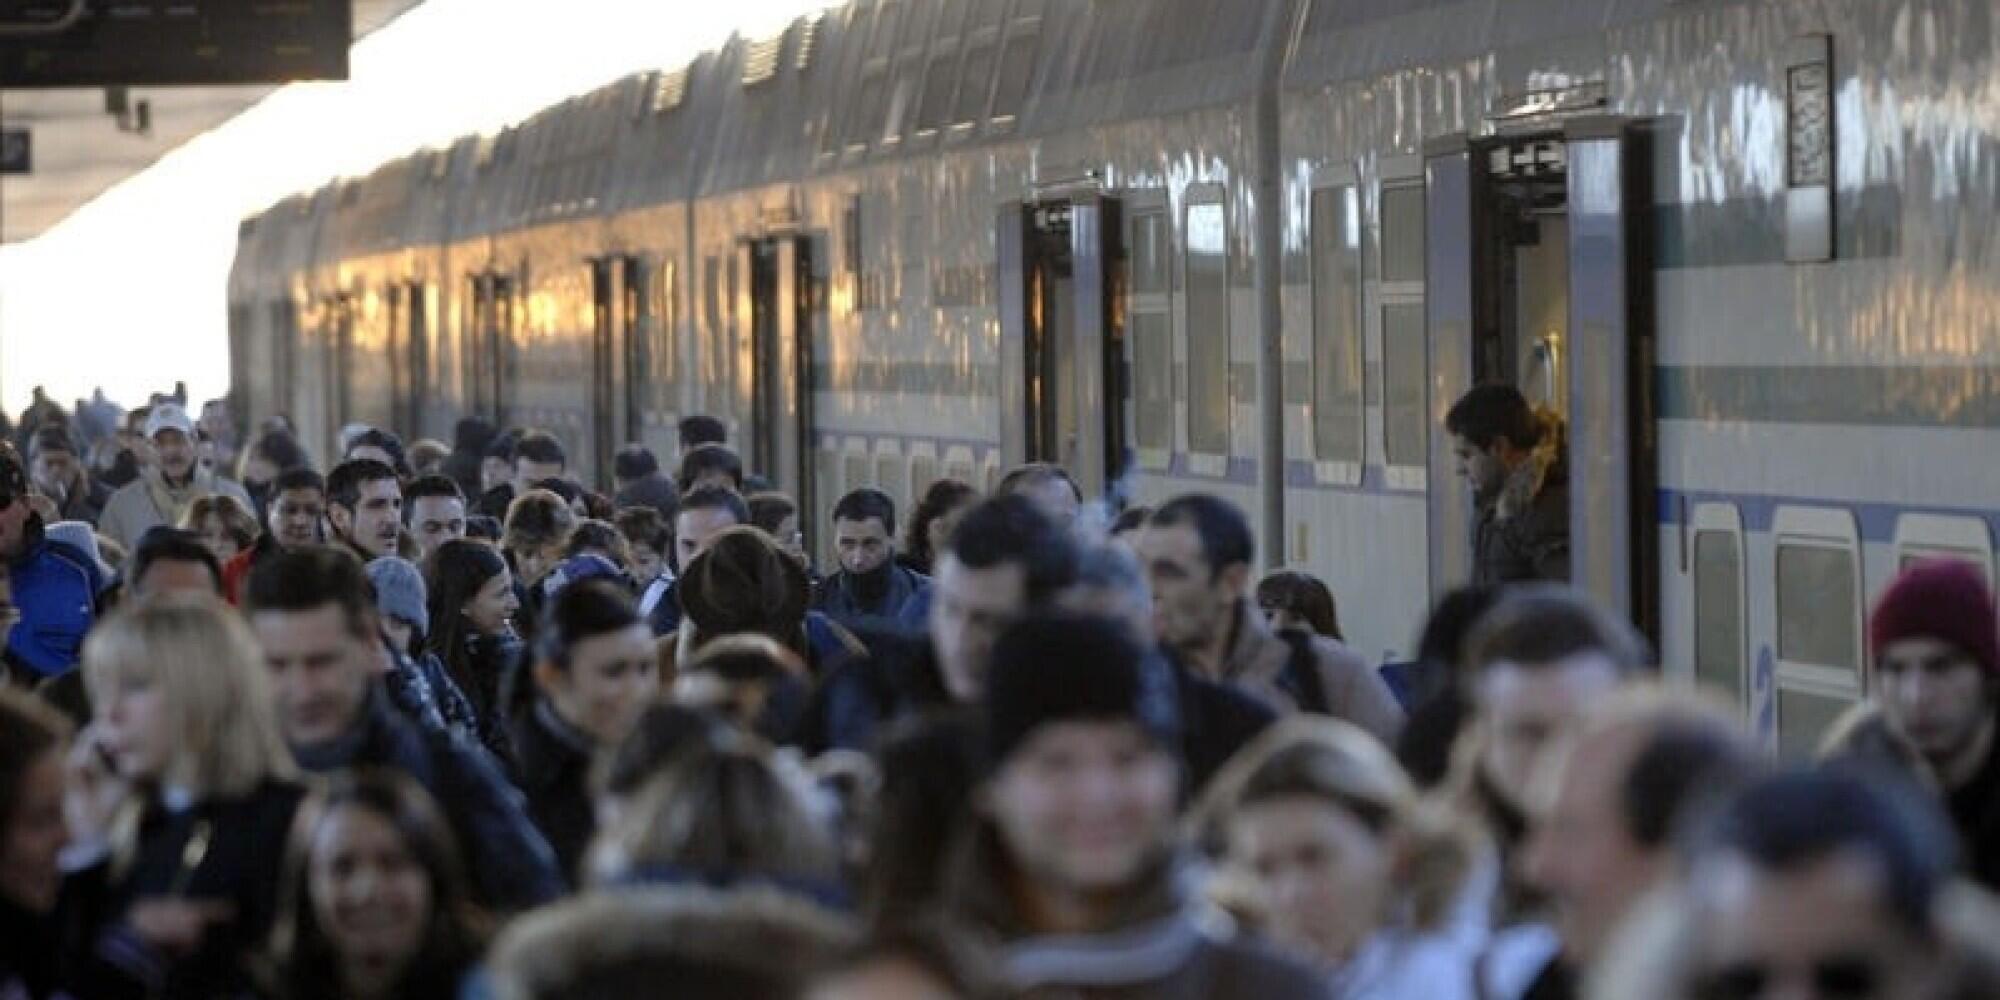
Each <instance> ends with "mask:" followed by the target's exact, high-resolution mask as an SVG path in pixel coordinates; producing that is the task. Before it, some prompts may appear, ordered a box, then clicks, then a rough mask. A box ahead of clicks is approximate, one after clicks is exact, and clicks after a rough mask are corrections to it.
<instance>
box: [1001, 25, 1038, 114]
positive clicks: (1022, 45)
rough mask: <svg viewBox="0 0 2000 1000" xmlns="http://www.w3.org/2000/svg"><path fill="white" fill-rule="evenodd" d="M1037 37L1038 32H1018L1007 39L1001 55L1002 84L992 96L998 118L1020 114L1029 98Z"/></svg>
mask: <svg viewBox="0 0 2000 1000" xmlns="http://www.w3.org/2000/svg"><path fill="white" fill-rule="evenodd" d="M1036 41H1037V36H1036V35H1035V34H1024V35H1016V36H1014V37H1013V38H1010V39H1008V40H1007V47H1006V49H1005V50H1004V51H1003V52H1002V53H1001V56H1000V85H999V89H998V90H996V91H995V93H994V97H993V117H994V119H995V120H996V121H1012V120H1013V119H1015V118H1018V117H1020V114H1021V108H1022V106H1024V105H1025V104H1026V103H1027V101H1028V84H1029V83H1031V82H1033V80H1034V75H1035V42H1036Z"/></svg>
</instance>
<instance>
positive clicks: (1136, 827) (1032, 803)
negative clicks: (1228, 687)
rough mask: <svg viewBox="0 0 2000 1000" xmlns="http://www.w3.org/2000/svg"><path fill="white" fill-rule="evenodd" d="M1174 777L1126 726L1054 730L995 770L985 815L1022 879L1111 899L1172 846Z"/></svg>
mask: <svg viewBox="0 0 2000 1000" xmlns="http://www.w3.org/2000/svg"><path fill="white" fill-rule="evenodd" d="M1179 777H1180V774H1179V769H1178V766H1177V764H1176V762H1175V760H1174V758H1173V757H1172V756H1171V755H1170V754H1168V753H1167V752H1166V751H1165V750H1163V749H1162V748H1161V747H1160V746H1159V745H1158V744H1157V743H1155V742H1153V740H1152V738H1151V737H1149V736H1148V735H1147V734H1146V732H1145V731H1144V730H1142V729H1140V728H1139V727H1138V726H1137V725H1135V724H1133V723H1130V722H1090V721H1083V722H1051V723H1047V724H1044V725H1042V726H1040V727H1039V728H1037V729H1036V730H1035V731H1034V732H1033V733H1031V734H1029V736H1028V737H1027V739H1026V740H1025V741H1024V742H1023V743H1022V744H1021V745H1020V747H1019V748H1017V749H1016V750H1015V751H1014V752H1013V753H1012V754H1011V755H1010V756H1009V757H1008V758H1007V760H1006V761H1005V763H1003V764H1002V765H1001V766H1000V769H999V770H998V771H997V772H995V774H994V776H993V781H992V785H991V787H990V789H989V792H990V798H989V802H988V806H989V808H990V810H991V815H992V818H993V821H994V824H995V826H996V827H997V828H998V830H999V833H1000V838H1001V840H1002V842H1003V843H1004V844H1005V846H1006V848H1007V852H1008V854H1009V855H1010V856H1011V857H1012V858H1013V861H1014V864H1015V866H1016V867H1017V868H1018V869H1019V871H1020V874H1021V875H1022V876H1023V877H1024V878H1026V879H1028V880H1030V881H1031V882H1033V883H1034V884H1036V885H1037V886H1039V887H1040V888H1042V889H1043V890H1044V891H1045V892H1048V893H1051V894H1061V895H1066V896H1072V897H1082V898H1092V899H1104V898H1107V897H1110V898H1115V897H1116V895H1117V894H1119V893H1121V892H1123V891H1125V890H1127V889H1128V888H1130V887H1131V886H1132V884H1133V883H1134V881H1135V880H1137V879H1138V878H1140V877H1141V876H1142V875H1144V874H1145V871H1146V868H1147V866H1148V865H1150V864H1152V863H1153V862H1154V861H1156V860H1157V859H1158V858H1159V857H1160V855H1161V853H1162V852H1163V851H1165V850H1166V849H1167V844H1168V841H1169V838H1170V837H1171V836H1172V830H1173V823H1174V813H1175V800H1176V796H1177V794H1178V792H1179Z"/></svg>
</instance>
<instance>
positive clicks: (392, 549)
mask: <svg viewBox="0 0 2000 1000" xmlns="http://www.w3.org/2000/svg"><path fill="white" fill-rule="evenodd" d="M326 524H327V527H329V528H331V529H333V537H334V540H335V541H337V542H339V543H340V544H341V545H344V546H346V547H347V548H349V549H351V550H353V552H354V554H355V556H356V557H357V558H359V559H360V560H361V561H362V562H363V563H366V562H368V561H369V560H371V559H380V558H381V557H383V556H393V555H395V554H396V540H397V538H398V537H400V536H401V535H402V532H403V487H402V485H401V484H400V483H399V482H398V481H397V479H396V470H395V469H392V468H390V467H389V466H387V465H384V464H383V463H381V462H377V461H375V460H374V459H372V458H352V459H348V460H347V461H345V462H342V463H340V464H339V465H336V466H334V467H333V471H332V472H331V473H328V474H327V477H326Z"/></svg>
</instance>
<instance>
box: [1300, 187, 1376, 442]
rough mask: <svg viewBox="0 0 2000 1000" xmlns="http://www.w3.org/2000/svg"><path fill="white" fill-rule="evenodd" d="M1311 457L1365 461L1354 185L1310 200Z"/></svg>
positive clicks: (1357, 215) (1358, 215)
mask: <svg viewBox="0 0 2000 1000" xmlns="http://www.w3.org/2000/svg"><path fill="white" fill-rule="evenodd" d="M1312 302H1313V328H1312V330H1313V341H1312V342H1313V365H1312V389H1313V391H1312V400H1313V455H1314V457H1315V458H1318V459H1319V460H1320V461H1323V462H1350V463H1353V464H1356V465H1359V464H1360V463H1361V460H1362V443H1361V442H1362V431H1363V426H1364V423H1363V419H1364V418H1363V413H1362V400H1361V212H1360V209H1359V205H1358V202H1357V198H1356V196H1355V190H1354V188H1353V186H1352V185H1348V186H1342V187H1331V188H1321V189H1319V190H1317V191H1314V192H1313V194H1312Z"/></svg>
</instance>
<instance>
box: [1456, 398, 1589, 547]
mask: <svg viewBox="0 0 2000 1000" xmlns="http://www.w3.org/2000/svg"><path fill="white" fill-rule="evenodd" d="M1444 426H1445V430H1446V431H1447V432H1448V433H1450V434H1451V447H1452V452H1453V454H1455V455H1457V457H1458V474H1459V475H1460V476H1463V477H1464V478H1465V481H1466V483H1467V485H1469V486H1470V487H1471V488H1472V493H1473V507H1474V513H1473V523H1472V562H1473V582H1474V583H1482V584H1496V583H1509V582H1512V581H1515V580H1556V581H1567V580H1568V579H1569V463H1568V457H1567V456H1566V455H1565V454H1564V452H1565V451H1566V450H1567V449H1566V447H1565V444H1564V441H1563V429H1562V422H1561V420H1560V418H1558V417H1556V416H1555V415H1554V414H1551V413H1537V412H1535V410H1534V409H1532V408H1531V407H1529V405H1528V400H1527V399H1526V397H1524V396H1522V395H1521V393H1520V390H1518V389H1515V388H1514V387H1513V386H1511V385H1482V386H1477V387H1475V388H1473V390H1472V391H1470V392H1468V393H1466V394H1465V395H1464V396H1463V397H1462V398H1460V399H1459V401H1458V402H1457V403H1456V404H1454V405H1453V406H1452V408H1451V411H1450V412H1449V413H1447V414H1446V415H1445V419H1444Z"/></svg>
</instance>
